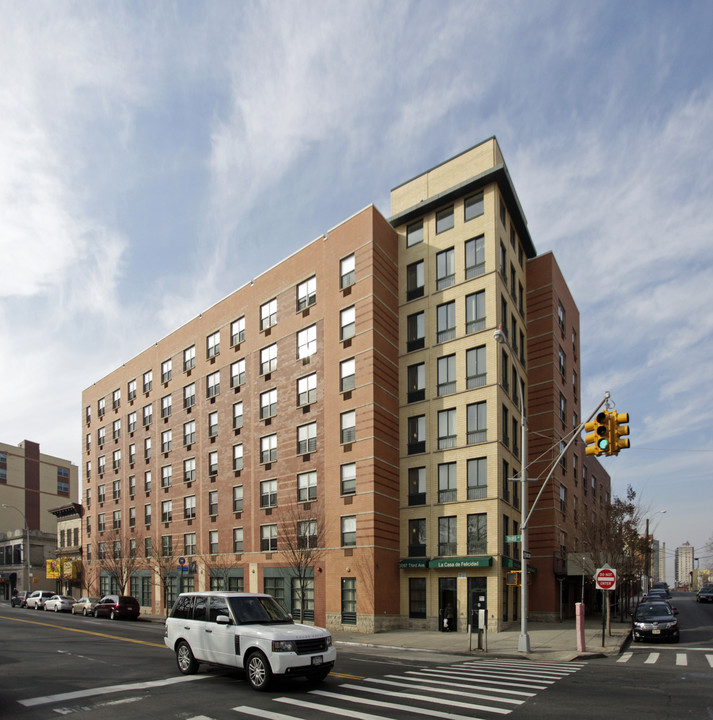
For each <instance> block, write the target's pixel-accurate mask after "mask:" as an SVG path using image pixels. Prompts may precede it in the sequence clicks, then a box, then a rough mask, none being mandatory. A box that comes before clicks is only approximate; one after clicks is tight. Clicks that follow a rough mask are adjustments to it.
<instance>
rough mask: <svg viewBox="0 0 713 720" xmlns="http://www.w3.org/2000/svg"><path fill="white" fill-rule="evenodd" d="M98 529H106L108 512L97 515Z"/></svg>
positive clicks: (101, 530)
mask: <svg viewBox="0 0 713 720" xmlns="http://www.w3.org/2000/svg"><path fill="white" fill-rule="evenodd" d="M97 530H98V531H99V532H100V533H102V532H104V531H105V530H106V514H105V513H99V514H98V515H97Z"/></svg>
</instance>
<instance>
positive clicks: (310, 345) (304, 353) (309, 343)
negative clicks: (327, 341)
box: [297, 325, 317, 360]
mask: <svg viewBox="0 0 713 720" xmlns="http://www.w3.org/2000/svg"><path fill="white" fill-rule="evenodd" d="M316 352H317V326H316V325H310V326H309V327H307V328H305V329H304V330H300V331H299V332H298V333H297V357H298V358H299V359H301V360H302V359H304V358H308V357H309V356H310V355H314V354H315V353H316Z"/></svg>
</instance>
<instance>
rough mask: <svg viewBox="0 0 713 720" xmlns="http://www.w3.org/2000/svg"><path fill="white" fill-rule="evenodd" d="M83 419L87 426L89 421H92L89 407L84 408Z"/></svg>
mask: <svg viewBox="0 0 713 720" xmlns="http://www.w3.org/2000/svg"><path fill="white" fill-rule="evenodd" d="M84 419H85V421H86V423H87V425H89V423H91V421H92V408H91V406H89V405H87V407H86V408H84Z"/></svg>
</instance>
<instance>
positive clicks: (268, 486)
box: [260, 480, 277, 508]
mask: <svg viewBox="0 0 713 720" xmlns="http://www.w3.org/2000/svg"><path fill="white" fill-rule="evenodd" d="M260 507H261V508H271V507H277V480H263V481H262V482H261V483H260Z"/></svg>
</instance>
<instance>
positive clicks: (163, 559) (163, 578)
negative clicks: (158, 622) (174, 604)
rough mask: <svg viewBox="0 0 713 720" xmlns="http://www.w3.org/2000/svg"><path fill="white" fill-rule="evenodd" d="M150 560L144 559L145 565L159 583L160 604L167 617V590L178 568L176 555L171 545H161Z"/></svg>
mask: <svg viewBox="0 0 713 720" xmlns="http://www.w3.org/2000/svg"><path fill="white" fill-rule="evenodd" d="M156 550H157V552H156V553H155V554H154V555H153V557H151V558H146V563H147V564H148V565H150V566H151V567H152V568H153V571H154V572H155V573H156V577H157V578H158V580H159V582H160V583H161V592H162V598H161V600H162V603H163V608H164V611H165V613H166V614H167V615H168V611H169V609H170V608H169V607H168V589H169V587H170V584H171V577H172V576H173V574H174V571H175V570H176V568H178V558H179V556H178V555H175V554H174V552H173V543H171V545H170V547H169V546H164V545H163V544H162V545H161V547H160V548H157V549H156Z"/></svg>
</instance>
